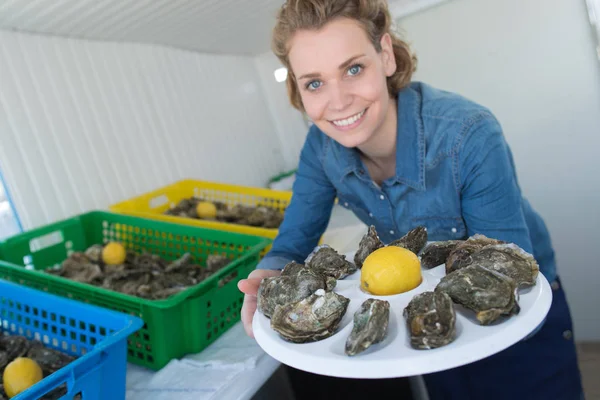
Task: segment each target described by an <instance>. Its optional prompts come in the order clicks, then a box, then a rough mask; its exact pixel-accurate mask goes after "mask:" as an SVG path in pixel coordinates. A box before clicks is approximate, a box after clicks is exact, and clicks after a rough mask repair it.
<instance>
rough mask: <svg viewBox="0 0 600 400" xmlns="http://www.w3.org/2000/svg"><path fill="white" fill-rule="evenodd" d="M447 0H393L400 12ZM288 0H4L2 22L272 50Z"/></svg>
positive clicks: (223, 49) (184, 44)
mask: <svg viewBox="0 0 600 400" xmlns="http://www.w3.org/2000/svg"><path fill="white" fill-rule="evenodd" d="M443 1H447V0H389V4H390V10H391V11H392V13H393V14H396V16H404V15H407V14H411V13H414V12H417V11H419V10H421V9H423V8H427V7H430V6H431V5H433V4H437V3H440V2H443ZM283 3H284V0H251V1H250V0H246V1H241V0H3V1H1V2H0V28H5V29H17V30H21V31H27V32H36V33H47V34H52V35H60V36H68V37H79V38H86V39H97V40H111V41H127V42H142V43H154V44H164V45H169V46H174V47H179V48H185V49H190V50H197V51H202V52H211V53H229V54H248V55H249V54H252V55H257V54H261V53H264V52H266V51H269V44H270V35H271V29H272V28H273V25H274V24H275V14H276V12H277V10H278V9H279V7H281V5H282V4H283Z"/></svg>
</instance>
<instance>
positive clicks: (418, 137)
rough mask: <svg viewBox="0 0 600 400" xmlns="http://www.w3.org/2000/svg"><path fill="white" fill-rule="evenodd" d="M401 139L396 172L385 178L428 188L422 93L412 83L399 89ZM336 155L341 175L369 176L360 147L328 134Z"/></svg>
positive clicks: (398, 143) (364, 177)
mask: <svg viewBox="0 0 600 400" xmlns="http://www.w3.org/2000/svg"><path fill="white" fill-rule="evenodd" d="M397 100H398V140H397V144H396V176H394V177H392V178H390V179H388V180H387V181H385V182H384V184H387V183H388V182H390V181H392V182H399V183H403V184H405V185H408V186H410V187H412V188H414V189H417V190H425V132H424V128H423V121H422V119H421V112H420V110H421V103H422V98H421V93H420V91H419V90H418V88H417V87H416V85H415V84H412V85H410V86H408V87H406V88H404V89H403V90H401V91H400V92H399V93H398V96H397ZM327 139H328V140H329V141H330V145H331V147H332V149H333V156H334V158H335V161H336V162H337V163H338V166H339V168H340V171H341V172H342V176H341V179H342V180H343V179H344V178H345V177H346V176H348V175H349V174H351V173H354V174H356V175H357V176H358V177H359V178H361V179H368V178H367V176H368V173H367V171H366V168H365V166H364V164H363V162H362V161H361V159H360V156H359V154H358V152H357V151H356V149H354V148H347V147H344V146H342V145H341V144H339V143H338V142H336V141H334V140H333V139H331V138H327Z"/></svg>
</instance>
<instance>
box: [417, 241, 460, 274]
mask: <svg viewBox="0 0 600 400" xmlns="http://www.w3.org/2000/svg"><path fill="white" fill-rule="evenodd" d="M462 242H464V240H445V241H441V242H432V243H428V244H427V245H425V247H424V248H423V250H422V251H421V254H420V255H419V257H420V258H421V266H422V267H423V268H427V269H430V268H433V267H437V266H438V265H442V264H444V263H445V262H446V259H447V258H448V256H449V255H450V253H451V252H452V250H454V249H455V248H456V246H458V245H459V244H460V243H462Z"/></svg>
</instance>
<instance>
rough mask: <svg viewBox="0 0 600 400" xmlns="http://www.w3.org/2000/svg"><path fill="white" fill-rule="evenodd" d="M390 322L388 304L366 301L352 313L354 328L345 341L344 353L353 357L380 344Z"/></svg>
mask: <svg viewBox="0 0 600 400" xmlns="http://www.w3.org/2000/svg"><path fill="white" fill-rule="evenodd" d="M389 320H390V303H389V302H388V301H385V300H378V299H367V300H365V301H364V302H363V303H362V304H361V306H360V308H359V309H358V310H357V311H356V312H355V313H354V326H353V327H352V332H350V336H348V339H347V340H346V348H345V352H346V354H347V355H349V356H354V355H356V354H358V353H360V352H362V351H365V350H366V349H368V348H369V347H370V346H371V345H372V344H376V343H379V342H381V341H382V340H383V339H385V337H386V336H387V332H388V323H389Z"/></svg>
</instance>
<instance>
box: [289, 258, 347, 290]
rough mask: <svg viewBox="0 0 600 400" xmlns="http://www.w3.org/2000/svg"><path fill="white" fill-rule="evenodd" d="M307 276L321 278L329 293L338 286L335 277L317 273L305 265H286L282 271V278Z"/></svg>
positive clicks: (292, 263)
mask: <svg viewBox="0 0 600 400" xmlns="http://www.w3.org/2000/svg"><path fill="white" fill-rule="evenodd" d="M307 274H308V275H315V276H318V277H321V278H322V279H323V280H324V281H325V290H327V291H328V292H330V291H332V290H333V289H334V288H335V286H336V285H337V279H335V278H334V277H333V276H329V275H323V274H322V273H320V272H317V271H315V270H313V269H312V268H310V267H308V266H306V265H304V264H299V263H297V262H296V261H292V262H290V263H288V264H286V266H285V267H283V270H282V271H281V276H300V275H307Z"/></svg>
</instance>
